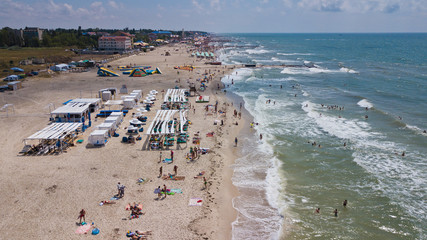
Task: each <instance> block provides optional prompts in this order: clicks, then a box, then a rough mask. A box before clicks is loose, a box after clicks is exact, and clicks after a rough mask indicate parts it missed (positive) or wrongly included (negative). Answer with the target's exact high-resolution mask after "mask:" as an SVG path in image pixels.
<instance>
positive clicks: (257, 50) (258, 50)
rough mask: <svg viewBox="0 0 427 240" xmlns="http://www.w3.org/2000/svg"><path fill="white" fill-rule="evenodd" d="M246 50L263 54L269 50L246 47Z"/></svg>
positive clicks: (250, 52)
mask: <svg viewBox="0 0 427 240" xmlns="http://www.w3.org/2000/svg"><path fill="white" fill-rule="evenodd" d="M246 52H247V53H249V54H263V53H268V52H270V51H269V50H265V49H246Z"/></svg>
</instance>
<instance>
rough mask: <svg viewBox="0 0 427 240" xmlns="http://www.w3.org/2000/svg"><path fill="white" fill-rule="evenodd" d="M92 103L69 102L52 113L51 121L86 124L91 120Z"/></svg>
mask: <svg viewBox="0 0 427 240" xmlns="http://www.w3.org/2000/svg"><path fill="white" fill-rule="evenodd" d="M89 107H90V103H88V102H85V103H80V102H69V103H67V104H65V105H64V106H61V107H59V108H57V109H55V110H53V111H52V112H51V113H50V120H51V121H53V122H80V123H85V122H86V120H89V126H90V124H91V120H90V110H89Z"/></svg>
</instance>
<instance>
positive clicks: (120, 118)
mask: <svg viewBox="0 0 427 240" xmlns="http://www.w3.org/2000/svg"><path fill="white" fill-rule="evenodd" d="M110 117H117V122H118V123H119V124H120V123H121V122H122V121H123V112H112V113H111V114H110Z"/></svg>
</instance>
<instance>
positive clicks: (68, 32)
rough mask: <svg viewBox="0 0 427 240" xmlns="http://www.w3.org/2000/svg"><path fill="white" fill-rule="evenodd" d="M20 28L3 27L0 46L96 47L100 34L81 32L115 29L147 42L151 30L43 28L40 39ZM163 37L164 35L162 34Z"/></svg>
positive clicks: (110, 30) (173, 32) (109, 31)
mask: <svg viewBox="0 0 427 240" xmlns="http://www.w3.org/2000/svg"><path fill="white" fill-rule="evenodd" d="M19 31H20V30H15V29H12V28H9V27H4V28H3V29H1V30H0V47H11V46H18V47H78V48H96V47H98V38H99V37H100V35H94V36H91V35H89V34H85V35H84V34H83V32H106V33H110V34H114V33H115V32H117V31H124V32H129V33H131V34H134V35H135V41H139V40H142V41H144V42H149V41H150V39H149V37H148V34H149V33H151V32H153V31H154V30H152V29H139V30H135V29H129V28H125V29H99V28H89V29H85V30H84V31H83V30H82V29H81V27H79V28H78V29H77V30H76V29H63V28H57V29H51V30H44V31H43V37H42V40H41V41H39V39H38V38H36V37H32V38H28V37H25V36H24V38H23V39H22V37H21V35H20V34H19ZM171 33H172V34H175V35H179V34H181V32H179V31H171ZM163 38H164V36H163Z"/></svg>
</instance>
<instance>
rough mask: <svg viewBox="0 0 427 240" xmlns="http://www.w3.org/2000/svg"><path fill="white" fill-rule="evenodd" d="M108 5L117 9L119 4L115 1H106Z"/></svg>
mask: <svg viewBox="0 0 427 240" xmlns="http://www.w3.org/2000/svg"><path fill="white" fill-rule="evenodd" d="M108 5H110V6H111V7H112V8H115V9H118V8H119V5H117V3H116V2H115V1H108Z"/></svg>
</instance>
